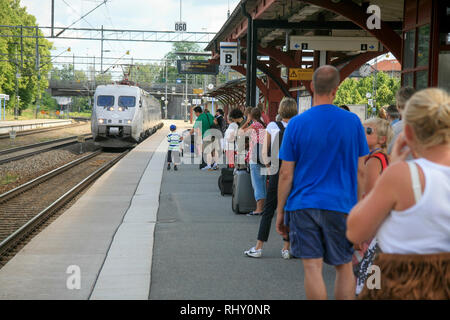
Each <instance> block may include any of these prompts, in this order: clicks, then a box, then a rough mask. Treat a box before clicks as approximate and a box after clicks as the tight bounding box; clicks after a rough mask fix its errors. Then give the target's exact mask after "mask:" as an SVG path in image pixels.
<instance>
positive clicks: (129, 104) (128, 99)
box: [119, 96, 136, 108]
mask: <svg viewBox="0 0 450 320" xmlns="http://www.w3.org/2000/svg"><path fill="white" fill-rule="evenodd" d="M134 106H136V97H133V96H120V97H119V107H126V108H133V107H134Z"/></svg>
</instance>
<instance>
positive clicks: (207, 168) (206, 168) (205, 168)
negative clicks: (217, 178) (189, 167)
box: [201, 166, 211, 171]
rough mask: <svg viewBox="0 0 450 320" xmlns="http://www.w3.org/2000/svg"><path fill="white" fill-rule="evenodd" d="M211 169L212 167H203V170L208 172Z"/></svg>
mask: <svg viewBox="0 0 450 320" xmlns="http://www.w3.org/2000/svg"><path fill="white" fill-rule="evenodd" d="M209 169H211V166H206V167H203V168H202V169H201V170H203V171H206V170H209Z"/></svg>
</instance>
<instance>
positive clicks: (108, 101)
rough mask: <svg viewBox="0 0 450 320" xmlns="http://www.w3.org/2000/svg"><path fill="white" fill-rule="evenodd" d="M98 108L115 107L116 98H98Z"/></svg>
mask: <svg viewBox="0 0 450 320" xmlns="http://www.w3.org/2000/svg"><path fill="white" fill-rule="evenodd" d="M97 106H99V107H113V106H114V96H98V97H97Z"/></svg>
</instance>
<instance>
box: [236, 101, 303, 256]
mask: <svg viewBox="0 0 450 320" xmlns="http://www.w3.org/2000/svg"><path fill="white" fill-rule="evenodd" d="M278 114H279V116H280V117H281V121H275V122H270V123H269V125H268V126H267V129H266V130H267V137H266V139H265V141H266V142H267V144H266V146H265V147H264V148H263V150H264V151H265V150H266V149H269V150H270V154H271V158H272V161H279V165H278V168H277V170H276V172H271V173H273V174H271V175H269V186H268V190H267V197H266V202H265V204H264V209H263V212H262V216H261V222H260V224H259V231H258V237H257V241H256V246H254V247H252V248H250V249H249V250H246V251H244V254H245V255H246V256H248V257H253V258H260V257H261V256H262V248H263V245H264V242H267V240H268V239H269V233H270V227H271V224H272V219H273V216H274V213H275V210H276V208H277V201H278V199H277V193H278V177H279V168H280V167H281V160H279V158H278V151H279V149H280V146H281V141H282V140H283V134H284V130H285V128H286V126H287V125H288V122H289V120H290V119H291V118H293V117H294V116H296V115H297V102H296V101H295V100H294V99H292V98H287V97H285V98H283V100H281V102H280V107H279V110H278ZM276 139H278V146H276V143H275V141H276ZM263 153H264V154H267V153H266V152H263ZM283 240H284V243H283V248H282V249H281V256H282V258H284V259H289V258H290V257H291V255H290V253H289V239H288V238H285V239H283Z"/></svg>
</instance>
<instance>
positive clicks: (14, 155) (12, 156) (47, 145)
mask: <svg viewBox="0 0 450 320" xmlns="http://www.w3.org/2000/svg"><path fill="white" fill-rule="evenodd" d="M79 137H83V138H84V139H85V140H89V139H92V135H91V134H90V133H87V134H83V135H80V136H72V137H67V138H62V139H56V140H50V141H45V142H40V143H36V144H30V145H26V146H21V147H17V148H11V149H5V150H1V151H0V164H3V163H6V162H10V161H14V160H19V159H23V158H27V157H30V156H33V155H35V154H39V153H42V152H46V151H49V150H54V149H58V148H62V147H65V146H68V145H71V144H74V143H77V142H78V138H79Z"/></svg>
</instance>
